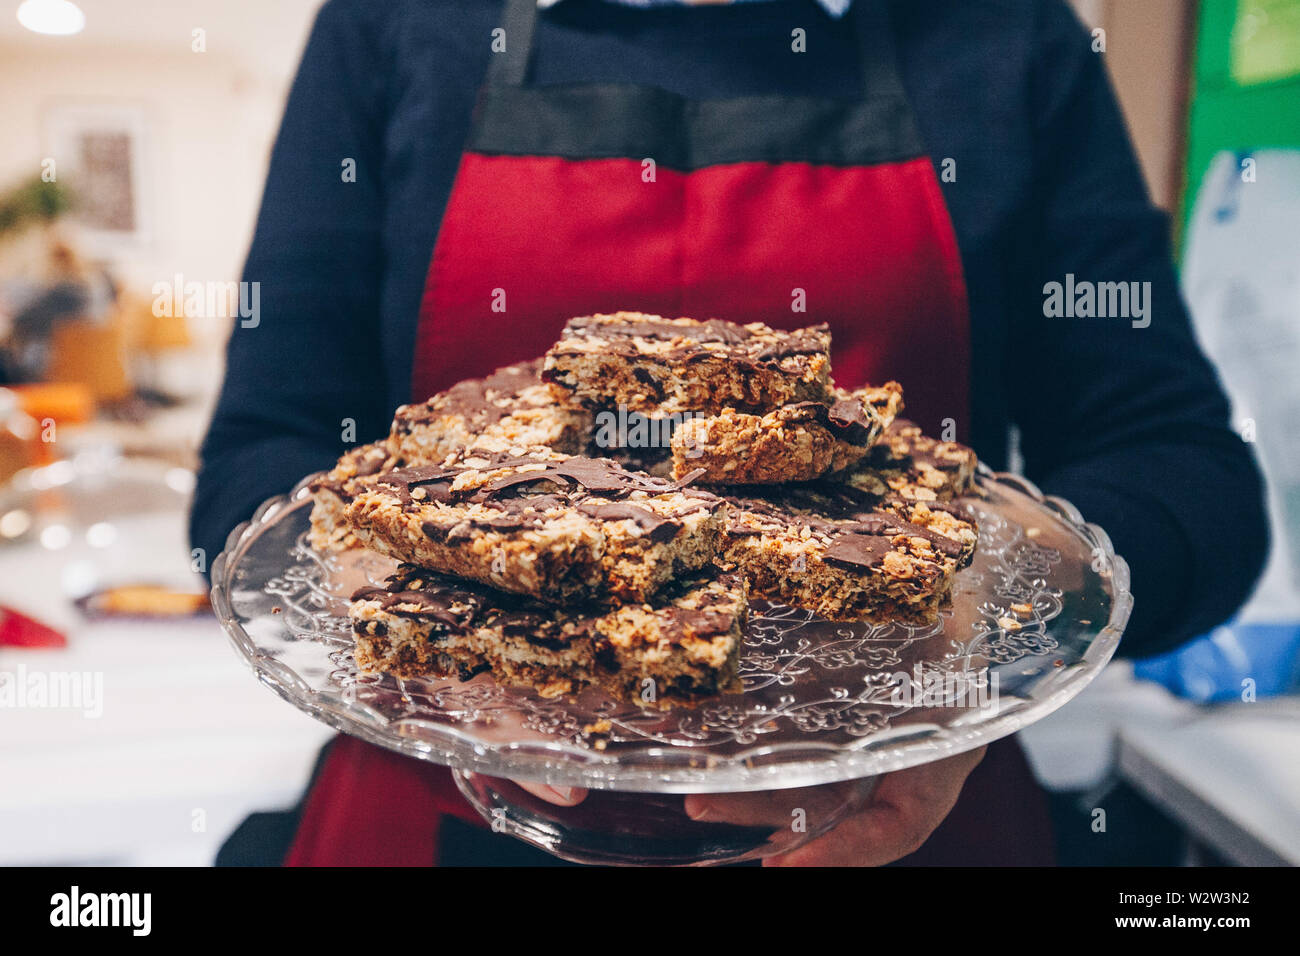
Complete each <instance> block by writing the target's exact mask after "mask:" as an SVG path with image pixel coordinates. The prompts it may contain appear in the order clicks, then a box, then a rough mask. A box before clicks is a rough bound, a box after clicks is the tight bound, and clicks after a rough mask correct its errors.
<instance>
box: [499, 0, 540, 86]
mask: <svg viewBox="0 0 1300 956" xmlns="http://www.w3.org/2000/svg"><path fill="white" fill-rule="evenodd" d="M536 25H537V0H506V5H505V16H504V20H503V22H502V26H503V27H504V28H505V41H506V46H505V49H504V50H502V51H501V52H500V53H498V52H496V51H495V50H494V51H492V62H491V63H489V64H488V81H489V82H491V83H496V84H499V85H504V86H523V85H524V80H525V79H526V78H527V76H528V61H529V60H530V59H531V58H532V51H533V28H534V27H535V26H536Z"/></svg>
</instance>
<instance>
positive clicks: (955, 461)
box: [829, 419, 979, 501]
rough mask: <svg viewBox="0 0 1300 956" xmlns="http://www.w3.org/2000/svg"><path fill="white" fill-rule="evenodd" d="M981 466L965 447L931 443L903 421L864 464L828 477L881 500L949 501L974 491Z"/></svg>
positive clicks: (891, 429)
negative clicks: (887, 498)
mask: <svg viewBox="0 0 1300 956" xmlns="http://www.w3.org/2000/svg"><path fill="white" fill-rule="evenodd" d="M978 464H979V459H978V458H977V457H976V455H975V452H974V451H973V450H972V449H970V448H967V447H966V446H965V445H961V444H958V443H957V442H953V441H939V440H938V439H935V438H931V437H930V436H928V435H925V434H923V433H922V431H921V429H920V426H918V425H917V424H916V423H915V422H910V421H906V420H904V419H899V420H897V421H895V422H894V423H893V424H892V425H891V426H890V427H889V428H887V429H886V430H885V434H884V435H883V437H882V438H881V439H880V441H879V442H878V443H877V444H876V445H875V446H874V447H873V448H872V449H871V450H870V451H869V452H868V453H867V455H866V456H865V457H864V458H863V459H862V460H861V461H860V462H858V463H857V464H856V465H854V466H853V467H851V468H848V469H845V470H843V471H841V472H838V473H836V474H833V475H831V476H829V477H830V479H831V480H833V481H838V482H842V483H844V484H846V485H848V486H850V487H852V488H856V489H857V490H859V491H862V492H865V493H867V494H870V495H876V496H877V497H882V498H883V497H899V498H906V499H909V500H912V501H950V500H952V499H953V498H957V497H960V496H961V495H964V494H967V493H968V492H969V491H970V490H971V489H972V488H973V487H974V481H975V469H976V467H977V465H978Z"/></svg>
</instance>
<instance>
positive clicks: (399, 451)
mask: <svg viewBox="0 0 1300 956" xmlns="http://www.w3.org/2000/svg"><path fill="white" fill-rule="evenodd" d="M541 365H542V363H541V360H540V359H536V360H534V361H531V362H521V363H519V364H518V365H510V366H507V367H505V368H501V369H497V370H496V371H495V372H493V373H492V374H491V375H489V376H487V377H486V378H481V379H470V380H467V381H464V382H459V383H457V384H456V385H453V386H452V387H451V388H449V389H447V390H446V391H445V392H439V393H438V394H437V395H435V396H433V397H432V398H430V399H429V400H428V401H426V402H421V403H419V404H415V405H403V406H402V407H401V408H399V409H398V410H397V413H396V414H395V415H394V416H393V427H392V431H391V432H390V434H389V439H388V445H389V448H390V449H391V450H392V452H393V453H394V454H395V455H398V456H400V457H402V458H403V459H405V460H406V461H408V462H411V463H435V464H436V463H440V462H443V461H446V460H448V458H451V457H453V456H458V455H459V456H464V455H465V454H467V453H473V452H479V453H492V452H505V451H510V450H520V449H531V448H538V447H547V448H550V449H552V450H553V451H556V452H559V453H561V454H576V453H578V452H580V451H581V450H582V448H583V446H584V444H585V443H586V440H587V433H588V432H589V431H590V428H591V415H590V413H589V412H587V411H586V410H584V409H582V408H580V407H578V406H576V405H573V404H571V403H567V402H561V401H557V400H556V398H555V396H553V395H552V394H551V392H550V390H549V389H548V388H547V387H546V385H544V384H543V383H542V380H541V377H540V373H541Z"/></svg>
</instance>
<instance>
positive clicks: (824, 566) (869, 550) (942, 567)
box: [723, 495, 966, 625]
mask: <svg viewBox="0 0 1300 956" xmlns="http://www.w3.org/2000/svg"><path fill="white" fill-rule="evenodd" d="M727 501H728V504H729V505H730V506H731V509H732V510H731V519H730V521H729V523H728V528H727V544H726V546H725V548H724V551H723V561H725V562H727V563H728V564H729V565H730V564H734V565H735V566H736V568H737V569H738V570H739V571H741V572H742V573H743V574H744V575H745V576H746V578H747V579H748V580H749V585H750V594H751V596H753V597H761V598H766V599H768V600H771V601H775V602H779V603H783V604H790V605H793V606H795V607H800V608H804V609H806V610H809V611H812V612H813V613H815V614H817V615H818V616H819V617H824V618H827V619H829V620H837V621H869V622H872V623H888V622H892V621H898V622H900V623H903V624H909V625H923V624H928V623H930V622H932V621H934V620H935V618H936V616H937V614H938V612H939V609H940V607H941V606H942V605H943V603H944V602H945V600H946V599H947V598H948V596H949V594H950V592H951V589H952V582H953V576H954V575H955V573H956V571H957V569H958V567H959V566H960V564H961V562H962V560H963V556H964V554H965V551H966V549H965V547H964V546H963V544H962V543H961V542H960V541H957V540H954V539H952V538H949V537H947V536H945V535H943V534H940V533H939V532H937V531H934V530H931V529H929V528H925V527H922V526H920V525H917V524H912V523H910V522H908V521H905V520H903V519H902V518H900V517H898V516H897V515H895V514H891V513H889V512H887V511H873V512H865V513H864V512H857V513H851V514H844V515H842V516H840V517H825V516H823V515H821V514H818V513H815V512H813V511H810V510H805V509H804V508H802V507H800V506H799V505H798V504H791V503H789V502H786V501H783V500H782V496H780V495H778V496H775V497H767V496H765V497H763V498H746V497H732V498H728V499H727Z"/></svg>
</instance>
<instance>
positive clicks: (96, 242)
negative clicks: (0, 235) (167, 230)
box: [44, 103, 151, 255]
mask: <svg viewBox="0 0 1300 956" xmlns="http://www.w3.org/2000/svg"><path fill="white" fill-rule="evenodd" d="M44 126H45V137H44V139H45V150H46V154H45V159H46V160H47V161H48V160H53V164H52V165H53V169H54V171H55V175H57V177H58V180H59V182H62V183H64V184H65V185H67V186H68V188H69V190H70V191H71V193H72V198H73V204H74V205H73V211H72V217H73V219H75V221H76V222H77V223H78V225H79V226H80V227H81V236H82V238H83V240H84V242H85V243H86V245H87V247H88V249H89V250H90V251H91V252H92V254H101V255H109V254H111V253H112V252H114V251H115V250H121V248H122V247H123V246H127V245H130V246H136V245H141V244H144V243H147V242H148V241H149V238H150V233H151V229H150V226H151V222H150V219H151V208H150V201H149V200H150V188H149V187H150V183H151V179H150V176H149V175H148V170H147V169H146V168H145V166H146V163H147V156H148V153H147V124H146V118H145V111H144V109H143V107H139V106H133V105H122V104H93V103H61V104H54V105H52V106H51V107H50V109H49V111H48V113H47V114H46V118H45V124H44Z"/></svg>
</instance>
